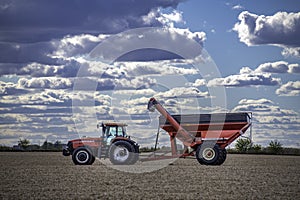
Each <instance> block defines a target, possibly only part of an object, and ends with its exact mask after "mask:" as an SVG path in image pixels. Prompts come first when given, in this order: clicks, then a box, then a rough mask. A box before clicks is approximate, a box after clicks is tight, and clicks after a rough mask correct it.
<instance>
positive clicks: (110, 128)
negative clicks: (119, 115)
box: [101, 122, 128, 145]
mask: <svg viewBox="0 0 300 200" xmlns="http://www.w3.org/2000/svg"><path fill="white" fill-rule="evenodd" d="M126 126H127V124H124V123H115V122H111V123H104V124H103V123H102V124H101V127H102V137H103V139H104V141H105V142H106V144H107V145H109V144H111V141H112V140H113V139H114V138H116V137H125V138H128V135H127V134H126Z"/></svg>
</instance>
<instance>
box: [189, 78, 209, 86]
mask: <svg viewBox="0 0 300 200" xmlns="http://www.w3.org/2000/svg"><path fill="white" fill-rule="evenodd" d="M206 84H207V82H206V80H205V79H196V80H195V82H194V83H187V85H188V86H193V87H200V86H205V85H206Z"/></svg>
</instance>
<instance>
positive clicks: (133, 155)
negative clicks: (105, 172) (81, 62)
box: [109, 140, 138, 165]
mask: <svg viewBox="0 0 300 200" xmlns="http://www.w3.org/2000/svg"><path fill="white" fill-rule="evenodd" d="M109 160H110V162H111V163H112V164H114V165H132V164H134V163H136V161H137V160H138V153H137V152H135V148H134V146H133V145H132V144H131V143H129V142H127V141H123V140H119V141H116V142H114V143H113V144H112V145H111V146H110V149H109Z"/></svg>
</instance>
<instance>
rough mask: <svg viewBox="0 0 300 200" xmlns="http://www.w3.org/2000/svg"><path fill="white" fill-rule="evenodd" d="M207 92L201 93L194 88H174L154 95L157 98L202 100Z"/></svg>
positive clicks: (206, 95)
mask: <svg viewBox="0 0 300 200" xmlns="http://www.w3.org/2000/svg"><path fill="white" fill-rule="evenodd" d="M208 95H209V94H208V92H202V91H200V90H198V89H197V88H195V87H175V88H172V89H170V90H168V91H166V92H159V93H157V94H156V95H155V97H158V98H189V97H191V98H193V97H194V98H204V97H208Z"/></svg>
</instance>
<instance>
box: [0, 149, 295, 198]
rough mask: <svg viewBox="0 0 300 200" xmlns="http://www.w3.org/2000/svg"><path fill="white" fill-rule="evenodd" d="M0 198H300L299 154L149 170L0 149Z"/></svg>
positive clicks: (184, 162)
mask: <svg viewBox="0 0 300 200" xmlns="http://www.w3.org/2000/svg"><path fill="white" fill-rule="evenodd" d="M0 178H1V180H0V183H1V191H0V199H33V198H35V199H154V198H155V199H241V198H243V199H257V198H259V199H300V156H270V155H232V154H230V155H228V158H227V160H226V162H225V163H224V164H223V165H221V166H203V165H200V164H198V162H197V161H196V160H194V159H178V160H176V161H175V162H174V163H173V165H169V166H167V167H165V168H163V169H160V170H158V171H154V172H147V173H140V174H135V173H126V172H121V171H117V170H114V169H111V168H109V167H106V166H105V165H103V164H102V163H101V162H100V161H96V162H95V163H94V164H93V165H91V166H75V165H73V163H72V161H71V159H70V157H63V156H62V155H61V154H60V153H43V152H32V153H28V152H17V153H16V152H1V153H0Z"/></svg>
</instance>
